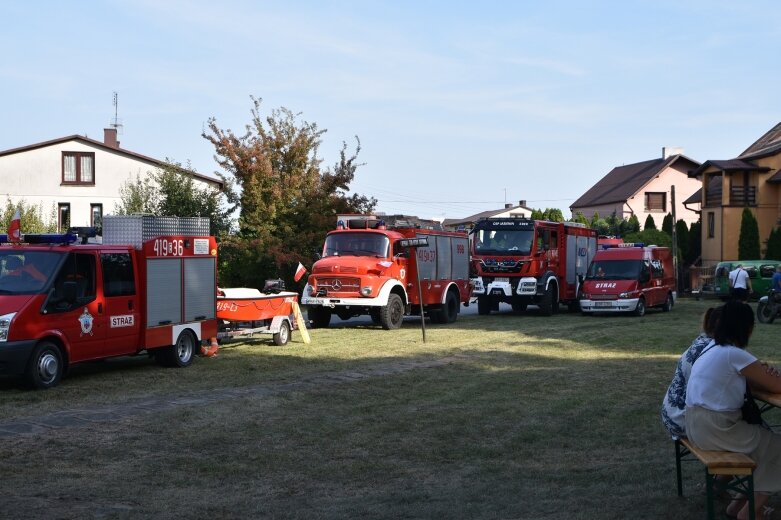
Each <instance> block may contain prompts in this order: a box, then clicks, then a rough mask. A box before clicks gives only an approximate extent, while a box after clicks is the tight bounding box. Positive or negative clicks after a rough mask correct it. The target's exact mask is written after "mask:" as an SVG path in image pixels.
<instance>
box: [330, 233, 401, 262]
mask: <svg viewBox="0 0 781 520" xmlns="http://www.w3.org/2000/svg"><path fill="white" fill-rule="evenodd" d="M389 246H390V240H389V239H388V237H387V236H385V235H383V234H381V233H356V232H353V231H348V232H345V233H332V234H330V235H328V236H327V237H326V239H325V246H324V248H323V257H327V256H375V257H378V258H387V256H388V249H389Z"/></svg>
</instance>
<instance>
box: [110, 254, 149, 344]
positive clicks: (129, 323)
mask: <svg viewBox="0 0 781 520" xmlns="http://www.w3.org/2000/svg"><path fill="white" fill-rule="evenodd" d="M100 267H101V272H102V275H103V276H102V291H101V292H102V293H103V299H104V301H105V304H106V305H105V309H104V312H105V320H106V348H105V352H106V355H107V356H118V355H123V354H135V353H136V352H138V349H139V343H140V334H139V331H140V330H141V325H140V322H141V315H140V309H139V306H138V298H139V296H138V288H137V285H136V284H137V280H138V273H136V270H135V262H134V261H133V254H132V253H131V252H130V251H129V250H123V251H101V253H100Z"/></svg>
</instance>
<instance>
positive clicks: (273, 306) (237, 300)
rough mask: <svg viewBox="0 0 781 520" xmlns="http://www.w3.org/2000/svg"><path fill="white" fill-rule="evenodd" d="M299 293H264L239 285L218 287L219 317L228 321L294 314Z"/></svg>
mask: <svg viewBox="0 0 781 520" xmlns="http://www.w3.org/2000/svg"><path fill="white" fill-rule="evenodd" d="M296 301H298V294H296V293H294V292H288V291H280V292H276V293H270V294H266V293H262V292H260V291H259V290H258V289H250V288H246V287H237V288H232V289H218V291H217V318H218V319H221V320H226V321H261V320H270V319H273V318H274V317H276V316H285V317H287V316H290V315H291V314H293V303H294V302H296Z"/></svg>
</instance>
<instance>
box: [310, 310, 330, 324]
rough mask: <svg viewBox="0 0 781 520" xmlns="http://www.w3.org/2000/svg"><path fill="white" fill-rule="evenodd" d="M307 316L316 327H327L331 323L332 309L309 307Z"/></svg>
mask: <svg viewBox="0 0 781 520" xmlns="http://www.w3.org/2000/svg"><path fill="white" fill-rule="evenodd" d="M306 316H307V318H309V321H311V322H312V327H313V328H315V329H325V328H328V325H329V324H330V323H331V309H327V308H325V307H309V309H308V310H307V311H306Z"/></svg>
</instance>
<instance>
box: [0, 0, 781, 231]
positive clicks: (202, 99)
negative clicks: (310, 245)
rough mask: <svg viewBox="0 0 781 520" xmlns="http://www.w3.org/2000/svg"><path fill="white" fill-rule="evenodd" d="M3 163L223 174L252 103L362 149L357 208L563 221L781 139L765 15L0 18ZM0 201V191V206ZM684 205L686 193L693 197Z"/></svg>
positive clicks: (695, 7)
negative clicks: (666, 158)
mask: <svg viewBox="0 0 781 520" xmlns="http://www.w3.org/2000/svg"><path fill="white" fill-rule="evenodd" d="M0 16H2V20H3V30H2V32H0V44H2V49H3V60H2V61H0V93H2V106H3V110H2V116H1V119H0V121H2V124H0V150H5V149H9V148H15V147H18V146H24V145H27V144H32V143H35V142H39V141H45V140H49V139H55V138H58V137H63V136H66V135H71V134H86V135H88V136H89V137H92V138H95V139H102V132H103V131H102V129H103V128H104V127H106V126H107V125H108V124H109V123H110V121H111V118H112V117H113V115H114V109H113V106H112V95H113V92H114V91H116V92H118V95H119V118H120V119H121V120H122V122H123V123H124V130H123V134H122V135H121V136H120V141H121V143H122V147H123V148H126V149H128V150H131V151H134V152H138V153H141V154H144V155H148V156H151V157H155V158H158V159H165V158H170V159H173V160H176V161H179V162H182V163H186V162H187V161H190V162H191V164H192V166H193V167H194V168H195V169H196V170H197V171H199V172H201V173H206V174H209V173H212V172H214V171H215V170H217V168H218V166H217V164H216V163H215V161H214V160H213V149H212V147H211V145H210V144H209V143H208V142H207V141H206V140H204V139H203V138H202V137H201V136H200V134H201V131H202V129H203V128H204V126H205V124H206V121H207V120H208V119H209V118H210V117H215V118H216V119H217V122H218V124H219V125H220V126H221V127H222V128H231V129H233V130H234V131H237V132H239V131H241V130H242V129H243V127H244V125H245V124H247V123H248V122H249V121H250V108H251V101H250V95H254V96H256V97H260V98H262V99H263V107H264V114H268V112H269V111H270V110H271V109H273V108H278V107H282V106H284V107H287V108H289V109H291V110H292V111H294V112H300V113H301V114H302V116H301V117H302V118H303V119H305V120H307V121H311V122H316V123H317V124H318V125H319V126H320V127H321V128H325V129H327V130H328V132H327V133H326V135H325V136H324V140H323V145H322V147H321V149H320V156H321V157H322V158H323V160H324V164H326V165H330V164H333V163H334V162H335V161H336V160H337V159H338V151H339V148H340V146H341V142H342V141H347V142H348V144H350V145H352V144H354V136H355V135H357V136H359V137H360V139H361V144H362V147H363V149H362V152H361V155H360V159H361V161H362V162H365V163H366V164H365V165H364V166H362V167H361V168H360V169H359V170H358V173H357V175H356V179H355V181H354V183H353V184H352V188H353V191H354V192H357V193H361V194H364V195H370V196H373V197H375V198H377V199H378V201H379V204H378V208H377V209H378V210H379V211H384V212H386V213H406V214H413V215H418V216H421V217H449V218H459V217H465V216H468V215H471V214H473V213H477V212H480V211H485V210H489V209H496V208H500V207H502V205H503V204H504V203H505V202H508V203H517V201H518V200H520V199H525V200H526V201H527V202H528V205H529V206H531V207H540V208H545V207H558V208H561V209H562V210H563V211H564V214H565V216H569V214H570V213H569V210H568V206H569V204H571V203H572V202H573V201H574V200H575V199H576V198H577V197H579V196H580V195H581V194H582V193H583V192H584V191H585V190H586V189H588V188H589V187H590V186H591V185H592V184H594V183H595V182H596V181H597V180H598V179H599V178H601V177H602V176H604V175H605V174H606V173H607V172H608V171H610V170H611V169H612V168H613V167H615V166H618V165H622V164H629V163H634V162H639V161H644V160H648V159H653V158H656V157H660V156H661V149H662V147H663V146H679V147H682V148H684V153H685V154H686V155H687V156H689V157H691V158H692V159H695V160H698V161H701V162H703V161H705V160H708V159H728V158H732V157H735V156H736V155H738V154H739V153H740V152H741V151H743V150H744V149H745V148H746V147H747V146H748V145H749V144H751V143H752V142H753V141H754V140H755V139H757V138H758V137H760V136H761V135H762V134H763V133H764V132H765V131H767V130H768V129H770V128H771V127H772V126H774V125H775V124H776V123H778V122H779V121H781V110H779V109H780V108H781V95H779V92H780V91H781V90H780V89H781V68H779V66H778V65H779V57H778V54H777V53H778V49H779V46H780V45H781V8H779V4H778V3H777V2H774V1H756V2H753V1H746V2H736V1H734V0H731V1H721V0H708V1H705V0H703V1H684V0H677V1H667V0H654V1H647V2H638V1H631V0H624V1H615V2H599V1H594V2H581V1H549V2H532V1H518V2H510V1H506V2H498V1H495V2H491V1H486V2H474V1H468V2H467V1H436V2H435V1H428V2H425V1H423V2H421V1H416V2H413V1H390V0H388V1H385V2H375V1H368V0H360V1H357V0H356V1H349V2H348V1H344V2H339V1H335V2H317V1H310V2H303V1H295V0H290V1H286V2H253V1H246V2H242V1H231V0H229V1H222V2H205V1H193V2H185V1H176V0H174V1H168V0H166V1H157V0H154V1H152V0H149V1H133V0H123V1H103V2H97V1H79V2H59V1H57V2H55V1H35V2H15V1H10V0H0ZM0 191H2V190H0ZM687 195H688V194H687Z"/></svg>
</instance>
